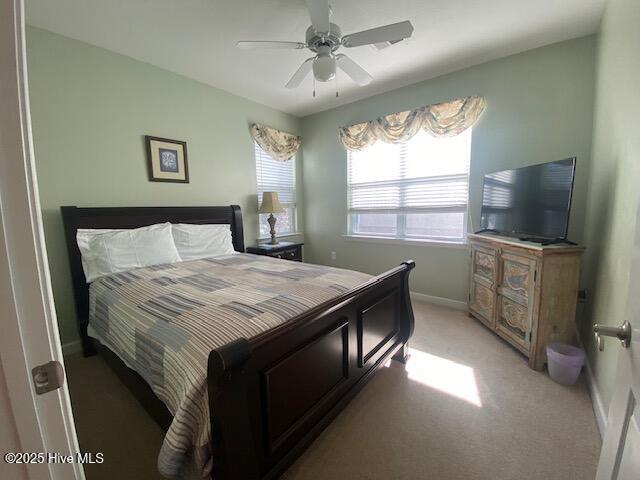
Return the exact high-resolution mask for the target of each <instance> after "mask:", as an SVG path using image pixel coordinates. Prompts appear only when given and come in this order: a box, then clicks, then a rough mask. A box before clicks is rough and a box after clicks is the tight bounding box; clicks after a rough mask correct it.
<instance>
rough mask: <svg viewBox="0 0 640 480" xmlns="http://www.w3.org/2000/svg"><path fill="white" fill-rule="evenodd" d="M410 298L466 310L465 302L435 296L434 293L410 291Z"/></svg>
mask: <svg viewBox="0 0 640 480" xmlns="http://www.w3.org/2000/svg"><path fill="white" fill-rule="evenodd" d="M411 299H412V300H415V301H416V302H424V303H433V304H434V305H441V306H443V307H449V308H453V309H455V310H464V311H466V310H467V303H466V302H461V301H460V300H452V299H450V298H444V297H436V296H435V295H427V294H426V293H418V292H411Z"/></svg>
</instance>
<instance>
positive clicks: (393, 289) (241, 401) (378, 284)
mask: <svg viewBox="0 0 640 480" xmlns="http://www.w3.org/2000/svg"><path fill="white" fill-rule="evenodd" d="M414 266H415V264H414V262H413V261H408V262H405V263H403V264H402V265H400V266H399V267H396V268H394V269H392V270H390V271H388V272H386V273H384V274H382V275H379V276H377V277H375V278H373V279H372V280H371V281H369V282H367V283H366V284H364V285H362V286H361V287H359V288H357V289H355V290H353V291H350V292H348V293H346V294H344V295H342V296H340V297H338V298H335V299H333V300H331V301H329V302H326V303H324V304H322V305H319V306H318V307H316V308H314V309H313V310H310V311H309V312H306V313H305V314H303V315H301V316H299V317H297V318H296V319H294V320H292V321H289V322H287V323H286V324H283V325H282V326H281V327H279V328H277V329H274V330H270V331H268V332H266V333H265V334H263V335H261V336H259V337H255V338H253V339H251V340H237V341H235V342H232V343H230V344H227V345H225V346H223V347H221V348H218V349H215V350H213V351H212V352H211V353H210V355H209V365H208V379H209V405H210V411H211V412H212V414H211V432H212V448H213V469H214V470H213V474H212V478H215V479H216V480H232V479H233V480H239V479H269V478H275V477H277V476H278V475H280V474H281V473H282V472H283V471H284V470H285V469H286V468H287V467H288V466H289V465H290V464H291V463H292V462H293V461H294V460H295V459H296V458H297V457H298V456H299V455H300V454H301V453H302V452H303V450H304V449H305V448H306V447H307V446H308V445H309V444H310V443H311V442H312V441H313V439H314V438H315V437H316V436H317V435H318V434H319V433H320V432H321V431H322V430H323V429H324V428H325V427H326V426H327V425H328V423H329V422H330V421H331V420H332V419H333V418H334V417H335V416H336V415H337V414H338V413H339V412H340V410H342V408H344V406H345V405H346V404H347V403H348V402H349V400H350V399H351V398H352V397H353V396H354V395H355V394H356V393H357V392H358V391H359V390H360V388H362V387H363V386H364V384H365V383H366V382H367V380H368V379H369V378H370V377H371V375H372V374H373V373H374V372H375V370H376V369H377V368H378V367H380V366H381V365H383V364H384V363H385V362H386V361H387V360H388V359H389V358H390V357H392V356H393V358H394V359H396V360H400V361H404V360H405V359H406V355H407V342H408V340H409V338H410V337H411V335H412V333H413V324H414V319H413V310H412V308H411V300H410V298H409V273H410V271H411V270H412V269H413V268H414Z"/></svg>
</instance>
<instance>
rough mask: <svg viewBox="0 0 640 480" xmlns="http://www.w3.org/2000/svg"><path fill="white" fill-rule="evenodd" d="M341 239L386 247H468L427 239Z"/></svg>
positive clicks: (351, 236)
mask: <svg viewBox="0 0 640 480" xmlns="http://www.w3.org/2000/svg"><path fill="white" fill-rule="evenodd" d="M342 238H344V239H345V240H347V241H349V242H365V243H383V244H387V245H415V246H429V247H444V248H460V249H466V248H468V246H469V244H468V243H467V241H466V240H461V241H446V240H429V239H427V238H421V239H410V238H389V237H371V236H367V235H343V236H342Z"/></svg>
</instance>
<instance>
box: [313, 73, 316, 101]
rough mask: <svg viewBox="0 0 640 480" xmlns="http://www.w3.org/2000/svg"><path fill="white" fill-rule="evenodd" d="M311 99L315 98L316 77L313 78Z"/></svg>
mask: <svg viewBox="0 0 640 480" xmlns="http://www.w3.org/2000/svg"><path fill="white" fill-rule="evenodd" d="M313 98H316V77H315V75H314V76H313Z"/></svg>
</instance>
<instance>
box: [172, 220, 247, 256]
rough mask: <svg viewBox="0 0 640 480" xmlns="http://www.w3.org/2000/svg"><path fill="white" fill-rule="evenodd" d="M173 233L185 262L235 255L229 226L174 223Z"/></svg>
mask: <svg viewBox="0 0 640 480" xmlns="http://www.w3.org/2000/svg"><path fill="white" fill-rule="evenodd" d="M171 233H172V234H173V241H174V242H175V244H176V248H177V249H178V253H179V254H180V258H182V260H183V261H186V260H197V259H199V258H208V257H216V256H218V255H229V254H232V253H235V250H234V249H233V240H232V238H231V227H230V226H229V224H217V225H213V224H206V225H194V224H190V223H174V224H173V225H171Z"/></svg>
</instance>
